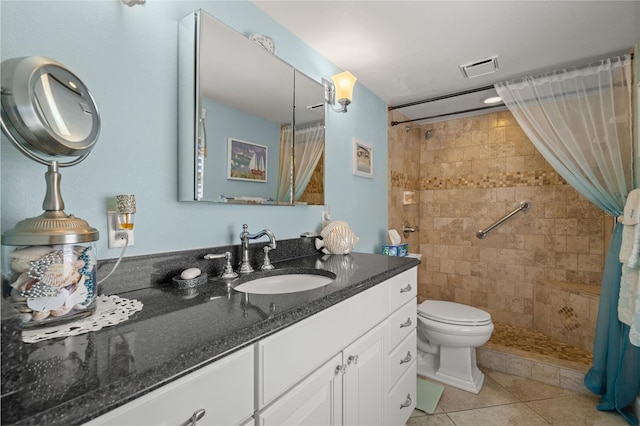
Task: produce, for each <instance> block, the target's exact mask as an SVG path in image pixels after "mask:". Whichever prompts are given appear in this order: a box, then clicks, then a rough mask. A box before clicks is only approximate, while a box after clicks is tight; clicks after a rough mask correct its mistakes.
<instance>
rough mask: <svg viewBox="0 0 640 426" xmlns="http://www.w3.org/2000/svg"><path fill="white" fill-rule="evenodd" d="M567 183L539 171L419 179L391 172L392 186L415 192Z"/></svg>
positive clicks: (554, 175) (552, 173)
mask: <svg viewBox="0 0 640 426" xmlns="http://www.w3.org/2000/svg"><path fill="white" fill-rule="evenodd" d="M566 184H567V182H566V181H565V180H564V179H563V178H562V177H561V176H560V175H559V174H558V173H556V172H554V171H548V170H537V171H530V172H507V173H494V174H490V175H473V174H470V175H464V176H456V177H454V178H441V177H432V178H417V177H414V176H405V175H404V173H402V172H396V171H391V186H392V187H398V188H405V189H413V190H420V191H425V190H439V189H470V188H505V187H516V186H548V185H566Z"/></svg>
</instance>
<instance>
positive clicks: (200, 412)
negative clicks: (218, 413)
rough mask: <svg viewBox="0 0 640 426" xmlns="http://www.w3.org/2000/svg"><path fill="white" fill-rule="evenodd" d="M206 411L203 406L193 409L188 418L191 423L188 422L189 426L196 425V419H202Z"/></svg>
mask: <svg viewBox="0 0 640 426" xmlns="http://www.w3.org/2000/svg"><path fill="white" fill-rule="evenodd" d="M206 413H207V412H206V411H205V409H204V408H201V409H199V410H196V411H194V412H193V415H192V416H191V420H190V422H191V423H189V426H196V423H198V420H200V419H202V418H203V417H204V415H205V414H206Z"/></svg>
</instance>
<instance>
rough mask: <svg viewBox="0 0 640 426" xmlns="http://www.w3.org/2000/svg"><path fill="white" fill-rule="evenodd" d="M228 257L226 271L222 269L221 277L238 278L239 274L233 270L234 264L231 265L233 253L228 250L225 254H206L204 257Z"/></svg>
mask: <svg viewBox="0 0 640 426" xmlns="http://www.w3.org/2000/svg"><path fill="white" fill-rule="evenodd" d="M223 257H224V258H225V259H227V262H226V263H225V265H224V271H222V275H220V277H222V278H223V279H231V278H237V277H238V274H237V273H236V272H235V271H234V270H233V266H231V253H230V252H228V251H226V252H224V253H223V254H205V255H204V258H205V259H222V258H223Z"/></svg>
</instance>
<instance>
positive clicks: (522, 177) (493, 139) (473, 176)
mask: <svg viewBox="0 0 640 426" xmlns="http://www.w3.org/2000/svg"><path fill="white" fill-rule="evenodd" d="M406 119H407V117H405V116H404V115H402V114H401V113H400V112H399V111H390V112H389V120H390V121H393V120H396V121H402V120H406ZM416 126H417V125H416ZM412 127H413V126H412ZM427 129H432V130H433V133H432V137H430V138H429V139H425V137H424V134H425V130H427ZM388 190H389V227H390V228H396V229H399V228H401V227H402V224H403V223H404V221H405V220H408V221H409V222H410V223H411V224H412V225H413V224H414V223H415V224H418V225H419V226H420V231H419V232H416V233H414V234H411V235H410V236H409V237H408V238H407V239H404V241H405V242H408V243H409V249H410V250H411V251H418V250H419V251H420V252H421V253H422V254H423V259H422V264H421V265H420V269H419V271H420V272H419V275H418V279H419V291H418V297H419V300H420V301H422V300H424V299H425V298H438V299H442V300H451V301H457V302H461V303H466V304H471V305H473V306H476V307H479V308H481V309H485V310H487V311H488V312H489V313H491V315H492V317H493V318H494V320H497V321H501V322H503V323H505V324H508V325H513V326H521V327H526V328H530V329H533V330H539V331H543V332H545V333H549V334H550V335H552V336H554V337H557V338H560V337H562V339H563V341H565V342H567V343H571V344H572V345H575V346H577V347H580V348H585V349H588V350H591V348H592V341H593V332H594V324H595V321H596V313H597V296H585V295H584V294H582V295H575V294H573V293H572V290H571V286H572V285H573V284H576V285H583V286H587V287H592V288H594V289H597V288H599V286H600V280H601V276H602V268H603V259H604V253H605V250H606V244H605V241H606V240H607V236H606V234H607V231H605V229H610V227H609V228H606V223H607V222H606V218H605V216H604V213H602V212H601V211H600V210H599V209H598V208H597V207H595V206H594V205H593V204H592V203H590V202H589V201H588V200H586V199H585V198H584V197H582V196H580V195H579V194H578V193H577V192H576V191H575V190H574V189H573V188H572V187H571V186H569V185H567V183H566V182H565V181H564V179H562V177H560V176H559V175H558V174H557V173H556V172H555V171H554V170H553V168H552V167H551V166H550V165H549V164H548V163H547V161H546V160H545V159H544V158H543V157H542V155H540V153H539V152H537V150H536V149H535V147H534V146H533V144H532V143H531V142H530V141H529V139H528V138H527V137H526V135H525V134H524V132H523V131H522V129H521V128H520V127H519V126H518V125H517V123H516V121H515V119H514V118H513V116H512V115H511V113H510V112H508V111H503V112H498V113H490V114H485V115H482V116H476V117H470V118H464V119H456V120H449V121H443V122H438V123H432V124H428V125H423V126H422V128H421V129H419V130H409V131H405V126H403V125H400V126H394V127H389V186H388ZM403 190H413V191H415V192H416V199H417V200H418V203H417V204H416V205H412V206H403V205H402V203H401V194H402V191H403ZM523 200H528V201H530V202H531V205H532V207H531V209H530V210H528V211H526V212H521V213H518V214H516V215H515V216H513V217H512V218H511V219H509V220H507V221H506V222H505V223H503V224H502V225H500V226H498V227H497V228H495V229H494V230H492V231H491V232H490V233H489V234H488V235H487V236H486V238H485V239H483V240H480V239H478V238H476V236H475V234H476V232H477V231H478V230H479V229H483V228H486V227H487V226H489V225H490V224H492V223H493V222H495V221H496V220H497V219H499V218H501V217H502V216H504V215H505V214H506V213H508V212H510V211H512V210H513V209H515V208H516V207H518V205H519V203H520V202H521V201H523ZM587 293H588V292H587ZM592 293H594V294H597V290H594V291H593V292H592ZM569 295H571V297H569ZM581 298H582V299H581ZM594 298H595V301H594ZM563 308H566V309H569V310H564V311H563ZM562 315H569V316H568V317H566V318H564V317H562ZM538 374H542V373H540V372H539V373H538ZM554 381H557V380H556V379H554Z"/></svg>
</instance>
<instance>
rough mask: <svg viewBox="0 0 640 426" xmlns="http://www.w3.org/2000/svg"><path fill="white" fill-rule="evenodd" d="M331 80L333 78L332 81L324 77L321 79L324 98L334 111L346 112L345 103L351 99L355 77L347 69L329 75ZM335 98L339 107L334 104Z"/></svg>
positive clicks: (347, 103) (348, 102)
mask: <svg viewBox="0 0 640 426" xmlns="http://www.w3.org/2000/svg"><path fill="white" fill-rule="evenodd" d="M331 80H333V82H331V81H329V80H327V79H324V78H323V79H322V85H323V86H324V100H325V102H326V103H328V104H329V106H330V107H331V109H333V110H334V111H335V112H347V105H349V104H350V103H351V100H352V99H353V86H355V84H356V80H357V78H356V77H354V75H353V74H351V73H350V72H349V71H344V72H341V73H339V74H336V75H333V76H331ZM336 99H337V100H338V103H339V104H340V105H341V108H336V107H335V106H334V104H335V103H336Z"/></svg>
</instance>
